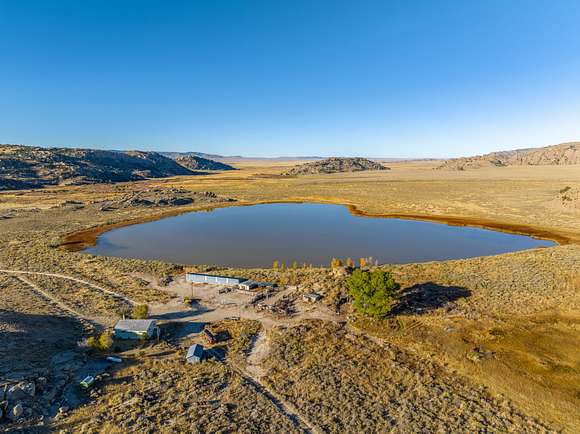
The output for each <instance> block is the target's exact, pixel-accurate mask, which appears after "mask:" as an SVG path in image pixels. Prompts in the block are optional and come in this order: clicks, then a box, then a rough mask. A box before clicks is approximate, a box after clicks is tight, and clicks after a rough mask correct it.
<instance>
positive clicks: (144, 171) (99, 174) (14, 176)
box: [0, 145, 202, 190]
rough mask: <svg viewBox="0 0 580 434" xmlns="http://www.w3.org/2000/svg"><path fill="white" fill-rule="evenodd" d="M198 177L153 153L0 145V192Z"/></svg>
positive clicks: (198, 173)
mask: <svg viewBox="0 0 580 434" xmlns="http://www.w3.org/2000/svg"><path fill="white" fill-rule="evenodd" d="M200 174H202V173H200V172H194V171H192V170H190V169H188V168H186V167H183V166H182V165H180V164H178V163H177V162H176V161H174V160H172V159H170V158H167V157H164V156H163V155H161V154H158V153H157V152H144V151H103V150H95V149H79V148H40V147H34V146H23V145H0V190H17V189H27V188H39V187H43V186H46V185H60V184H68V185H71V184H72V185H79V184H95V183H109V182H126V181H138V180H143V179H147V178H164V177H170V176H178V175H200Z"/></svg>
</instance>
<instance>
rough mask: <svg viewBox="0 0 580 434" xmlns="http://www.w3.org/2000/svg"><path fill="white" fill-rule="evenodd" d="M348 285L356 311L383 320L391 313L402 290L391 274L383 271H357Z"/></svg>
mask: <svg viewBox="0 0 580 434" xmlns="http://www.w3.org/2000/svg"><path fill="white" fill-rule="evenodd" d="M346 285H347V287H348V290H349V293H350V295H351V296H352V298H353V305H354V307H355V309H356V310H357V311H358V312H360V313H363V314H365V315H368V316H370V317H372V318H375V319H380V318H383V317H384V316H385V315H386V314H388V313H389V312H390V311H391V307H392V305H393V302H394V300H395V298H396V295H397V294H396V293H397V290H398V289H399V288H400V285H399V284H398V283H397V282H395V280H394V279H393V276H392V274H391V273H389V272H386V271H381V270H376V271H365V270H355V271H354V272H353V273H352V274H351V275H350V276H349V277H348V279H347V281H346Z"/></svg>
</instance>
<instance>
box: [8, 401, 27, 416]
mask: <svg viewBox="0 0 580 434" xmlns="http://www.w3.org/2000/svg"><path fill="white" fill-rule="evenodd" d="M23 413H24V407H23V406H22V404H16V405H15V406H14V407H12V410H11V411H10V413H9V414H8V417H9V418H10V419H11V420H18V419H20V417H21V416H22V414H23Z"/></svg>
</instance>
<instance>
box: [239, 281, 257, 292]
mask: <svg viewBox="0 0 580 434" xmlns="http://www.w3.org/2000/svg"><path fill="white" fill-rule="evenodd" d="M258 286H259V285H258V282H255V281H253V280H246V281H244V282H241V283H239V284H238V288H240V289H243V290H245V291H249V290H251V289H254V288H257V287H258Z"/></svg>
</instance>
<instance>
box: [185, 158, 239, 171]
mask: <svg viewBox="0 0 580 434" xmlns="http://www.w3.org/2000/svg"><path fill="white" fill-rule="evenodd" d="M175 161H176V162H177V163H179V164H180V165H182V166H183V167H186V168H188V169H191V170H236V169H235V167H233V166H230V165H229V164H225V163H220V162H218V161H214V160H208V159H207V158H202V157H197V156H195V155H185V156H180V157H176V158H175Z"/></svg>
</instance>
